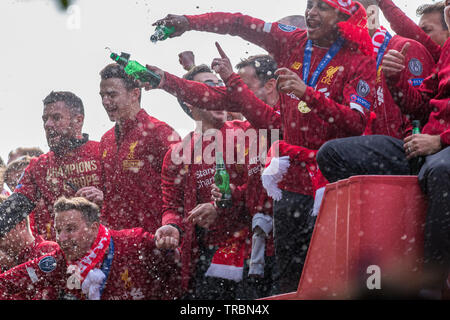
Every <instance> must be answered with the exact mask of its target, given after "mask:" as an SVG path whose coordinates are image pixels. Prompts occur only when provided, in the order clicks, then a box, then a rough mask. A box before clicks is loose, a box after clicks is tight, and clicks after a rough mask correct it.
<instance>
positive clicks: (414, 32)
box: [379, 0, 442, 62]
mask: <svg viewBox="0 0 450 320" xmlns="http://www.w3.org/2000/svg"><path fill="white" fill-rule="evenodd" d="M379 7H380V9H381V11H382V12H383V15H384V16H385V17H386V19H387V20H388V21H389V23H390V24H391V28H392V30H394V31H395V32H396V33H397V34H398V35H400V36H402V37H405V38H409V39H413V40H416V41H419V42H420V43H422V44H423V45H424V46H425V48H427V50H428V51H429V52H430V53H431V55H432V56H433V59H434V61H435V62H437V61H439V57H440V56H441V50H442V49H441V47H440V46H439V45H438V44H437V43H436V42H434V41H433V40H432V39H431V38H430V37H429V36H428V35H427V34H426V33H425V32H424V31H423V30H422V29H421V28H420V27H419V26H418V25H417V24H416V23H414V21H412V20H411V19H410V18H409V17H408V16H407V15H406V14H405V13H404V12H403V11H402V10H401V9H400V8H399V7H397V6H396V5H395V4H394V3H393V2H392V0H380V3H379Z"/></svg>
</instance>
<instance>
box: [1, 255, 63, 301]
mask: <svg viewBox="0 0 450 320" xmlns="http://www.w3.org/2000/svg"><path fill="white" fill-rule="evenodd" d="M44 259H46V260H44ZM49 262H50V263H49ZM65 272H66V263H65V261H64V255H63V254H62V252H61V251H60V250H59V249H58V250H54V251H52V252H50V253H48V254H45V255H43V256H41V257H39V258H36V259H33V260H30V261H27V262H25V263H23V264H21V265H18V266H16V267H14V268H12V269H10V270H8V271H6V272H4V273H2V274H1V275H0V294H1V295H2V296H1V297H0V300H1V299H11V298H13V299H20V300H42V299H47V300H56V299H58V296H59V292H60V290H62V289H63V288H64V286H65V283H66V282H65V281H66V279H65Z"/></svg>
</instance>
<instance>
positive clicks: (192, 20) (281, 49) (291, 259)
mask: <svg viewBox="0 0 450 320" xmlns="http://www.w3.org/2000/svg"><path fill="white" fill-rule="evenodd" d="M305 17H306V25H307V29H306V30H300V29H297V28H295V27H292V26H287V25H283V24H279V23H265V22H264V21H262V20H259V19H255V18H252V17H249V16H245V15H242V14H239V13H238V14H229V13H208V14H203V15H197V16H174V15H168V16H167V17H166V18H164V19H161V20H159V21H157V22H156V24H160V23H164V24H166V25H168V26H175V28H176V31H175V33H174V34H173V35H172V37H174V36H179V35H181V34H183V33H184V32H185V31H187V30H198V31H209V32H216V33H220V34H230V35H238V36H241V37H242V38H243V39H245V40H247V41H250V42H253V43H255V44H257V45H259V46H261V47H263V48H265V49H266V50H267V51H268V52H269V54H271V55H272V56H273V57H274V59H275V61H276V62H277V63H278V66H279V68H280V69H279V70H278V71H277V75H278V83H277V84H278V90H279V91H280V101H281V125H282V128H283V133H282V134H283V139H284V141H285V142H286V143H287V144H290V145H293V146H296V147H297V146H299V147H303V148H307V149H311V150H317V149H319V147H320V146H321V145H322V144H323V143H324V142H326V141H327V140H330V139H335V138H339V137H346V136H354V135H361V134H362V133H363V132H364V129H365V127H366V124H367V119H368V115H369V112H370V109H371V107H372V104H373V101H374V95H375V91H374V88H375V79H376V72H375V70H376V66H375V60H374V59H373V57H372V56H373V46H372V42H371V39H370V35H369V33H368V30H367V16H366V12H365V10H364V8H363V7H362V6H361V5H360V4H359V3H357V2H353V1H350V0H349V1H342V0H339V1H332V0H312V1H308V2H307V9H306V12H305ZM280 156H281V157H283V156H286V155H285V154H283V153H282V152H280ZM277 159H278V158H277ZM279 159H281V158H279ZM283 159H284V160H285V163H286V162H287V163H286V165H285V167H284V169H285V170H286V171H287V173H286V174H285V175H284V176H283V177H282V179H281V181H280V182H279V183H278V186H279V187H280V189H281V190H282V197H281V199H280V200H277V201H275V202H274V226H275V230H274V232H275V248H276V249H275V250H276V259H277V264H278V267H279V268H280V272H281V275H280V292H289V291H295V290H296V289H297V286H298V281H299V278H300V274H301V269H302V266H303V263H304V261H305V257H306V252H307V250H306V249H307V245H305V243H306V244H308V243H309V237H310V235H311V233H312V230H313V225H314V220H315V219H313V218H311V216H310V211H312V207H313V201H314V198H313V196H314V187H313V185H312V182H311V174H314V172H312V173H310V171H311V170H309V169H307V167H308V168H311V166H306V165H305V163H304V162H295V161H293V160H292V159H289V158H287V159H286V158H283ZM286 160H287V161H286ZM272 162H277V161H273V160H272ZM313 171H314V170H313Z"/></svg>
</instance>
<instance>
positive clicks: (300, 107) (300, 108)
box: [298, 101, 311, 113]
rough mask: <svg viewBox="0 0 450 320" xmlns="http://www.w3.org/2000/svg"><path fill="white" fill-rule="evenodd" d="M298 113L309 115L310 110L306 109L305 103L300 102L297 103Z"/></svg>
mask: <svg viewBox="0 0 450 320" xmlns="http://www.w3.org/2000/svg"><path fill="white" fill-rule="evenodd" d="M298 111H300V112H301V113H310V112H311V109H310V108H309V107H308V105H307V104H306V102H305V101H300V102H299V103H298Z"/></svg>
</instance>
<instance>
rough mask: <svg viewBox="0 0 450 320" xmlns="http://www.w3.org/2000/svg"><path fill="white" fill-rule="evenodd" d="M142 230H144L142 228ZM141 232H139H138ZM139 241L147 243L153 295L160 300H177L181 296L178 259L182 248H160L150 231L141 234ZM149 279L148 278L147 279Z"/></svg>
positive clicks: (148, 266)
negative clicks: (157, 246)
mask: <svg viewBox="0 0 450 320" xmlns="http://www.w3.org/2000/svg"><path fill="white" fill-rule="evenodd" d="M140 231H141V232H142V231H143V230H142V229H140ZM138 234H139V233H138ZM139 236H140V237H141V239H140V240H139V243H143V244H144V245H145V252H146V254H147V257H146V259H145V260H144V261H146V263H147V268H148V270H149V275H150V277H151V279H152V283H151V287H152V292H153V297H155V299H158V300H175V299H179V298H181V297H180V295H181V281H180V279H181V277H180V266H179V264H178V262H179V261H178V260H179V257H180V249H179V248H177V249H175V250H159V249H157V248H156V246H155V237H154V235H153V234H151V233H148V232H142V233H140V234H139ZM146 280H147V279H146Z"/></svg>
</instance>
